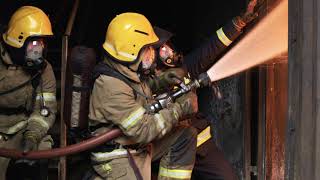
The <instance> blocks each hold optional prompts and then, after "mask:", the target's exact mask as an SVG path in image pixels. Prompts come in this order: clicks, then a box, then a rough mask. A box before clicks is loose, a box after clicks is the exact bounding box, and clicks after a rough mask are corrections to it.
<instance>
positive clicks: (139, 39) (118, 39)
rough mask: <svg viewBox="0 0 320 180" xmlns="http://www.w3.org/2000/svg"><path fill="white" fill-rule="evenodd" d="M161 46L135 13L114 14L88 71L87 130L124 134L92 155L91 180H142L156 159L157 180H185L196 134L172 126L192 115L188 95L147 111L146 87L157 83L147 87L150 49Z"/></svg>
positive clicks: (151, 60)
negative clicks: (94, 64) (98, 54)
mask: <svg viewBox="0 0 320 180" xmlns="http://www.w3.org/2000/svg"><path fill="white" fill-rule="evenodd" d="M163 42H164V41H163V39H162V38H161V37H158V36H157V35H156V34H155V33H154V30H153V28H152V26H151V24H150V22H149V21H148V19H147V18H146V17H145V16H143V15H141V14H138V13H123V14H120V15H118V16H116V17H115V18H114V19H113V20H112V21H111V22H110V24H109V26H108V30H107V33H106V40H105V42H104V44H103V48H104V50H105V54H104V59H103V61H102V62H101V63H99V64H98V65H97V67H96V68H95V70H94V72H95V73H94V74H95V75H94V76H95V78H96V80H95V83H94V87H93V90H92V95H91V99H90V110H89V119H90V127H91V129H93V130H94V132H93V134H99V133H102V132H106V131H109V130H110V129H112V128H120V129H121V130H122V131H123V133H124V134H125V136H123V137H120V138H117V139H116V140H114V141H112V142H109V143H107V144H105V145H103V146H100V147H99V148H96V149H95V150H94V151H93V152H92V154H91V159H92V161H93V169H94V171H93V172H94V173H95V176H96V179H118V178H119V179H142V178H143V179H146V180H147V179H150V178H151V174H150V173H151V169H150V168H151V167H150V163H151V160H156V159H161V160H160V161H161V163H160V169H159V176H158V178H159V179H190V178H191V173H192V169H193V165H194V160H195V150H196V131H195V129H193V128H192V127H190V126H186V125H178V124H179V123H178V122H179V120H180V119H181V118H182V117H183V116H186V115H190V114H193V113H195V112H196V111H197V107H196V104H197V102H192V101H191V99H192V98H191V97H190V96H192V94H187V95H184V96H182V97H181V98H179V99H177V101H176V102H175V103H172V104H170V105H169V106H168V108H165V109H163V110H161V111H159V112H158V113H152V112H151V111H149V110H148V109H149V108H148V106H149V105H150V104H151V103H152V102H154V99H153V97H152V94H153V92H151V87H150V84H157V83H150V84H148V82H149V81H148V78H149V74H150V72H151V71H152V69H153V67H154V63H155V60H156V59H155V48H154V47H155V46H157V45H158V44H162V43H163ZM168 83H170V82H168ZM162 84H163V85H166V84H164V83H162ZM168 85H169V84H168Z"/></svg>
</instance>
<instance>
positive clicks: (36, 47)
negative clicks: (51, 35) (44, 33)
mask: <svg viewBox="0 0 320 180" xmlns="http://www.w3.org/2000/svg"><path fill="white" fill-rule="evenodd" d="M43 51H44V42H43V41H42V40H41V39H40V40H31V41H30V42H29V43H28V45H27V48H26V59H30V60H38V59H40V58H42V57H43Z"/></svg>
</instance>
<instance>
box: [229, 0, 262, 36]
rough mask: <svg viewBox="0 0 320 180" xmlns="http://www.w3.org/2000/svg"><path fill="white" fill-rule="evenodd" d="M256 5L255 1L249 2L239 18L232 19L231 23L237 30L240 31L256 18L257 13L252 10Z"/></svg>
mask: <svg viewBox="0 0 320 180" xmlns="http://www.w3.org/2000/svg"><path fill="white" fill-rule="evenodd" d="M256 5H257V0H250V1H249V3H248V6H247V9H246V11H245V12H244V13H242V14H241V15H240V16H237V17H235V18H233V20H232V22H233V23H234V25H235V26H236V28H237V29H238V30H241V29H242V28H243V27H244V26H246V25H247V24H248V23H250V22H251V21H252V20H254V19H255V18H256V17H258V13H257V12H255V10H254V8H255V7H256Z"/></svg>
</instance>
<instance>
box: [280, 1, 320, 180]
mask: <svg viewBox="0 0 320 180" xmlns="http://www.w3.org/2000/svg"><path fill="white" fill-rule="evenodd" d="M319 9H320V3H319V2H318V0H303V1H301V0H290V1H289V92H288V99H289V102H288V103H289V109H288V124H287V141H286V173H285V175H286V177H285V178H286V179H297V180H300V179H308V180H309V179H310V180H312V179H319V177H320V157H319V156H320V138H319V137H320V115H319V112H320V106H319V102H320V72H319V70H320V62H319V58H320V57H319V52H320V44H319V42H320V41H319V40H320V39H319V38H320V28H319V19H318V13H319V12H318V11H319Z"/></svg>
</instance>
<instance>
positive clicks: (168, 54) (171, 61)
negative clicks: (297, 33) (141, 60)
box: [158, 42, 183, 67]
mask: <svg viewBox="0 0 320 180" xmlns="http://www.w3.org/2000/svg"><path fill="white" fill-rule="evenodd" d="M182 58H183V56H182V54H181V53H178V52H177V51H176V50H175V48H174V46H173V45H172V44H171V43H170V42H166V43H164V44H163V45H161V46H160V48H159V50H158V60H159V61H160V62H161V63H159V64H162V65H165V66H167V67H179V66H181V64H182Z"/></svg>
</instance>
